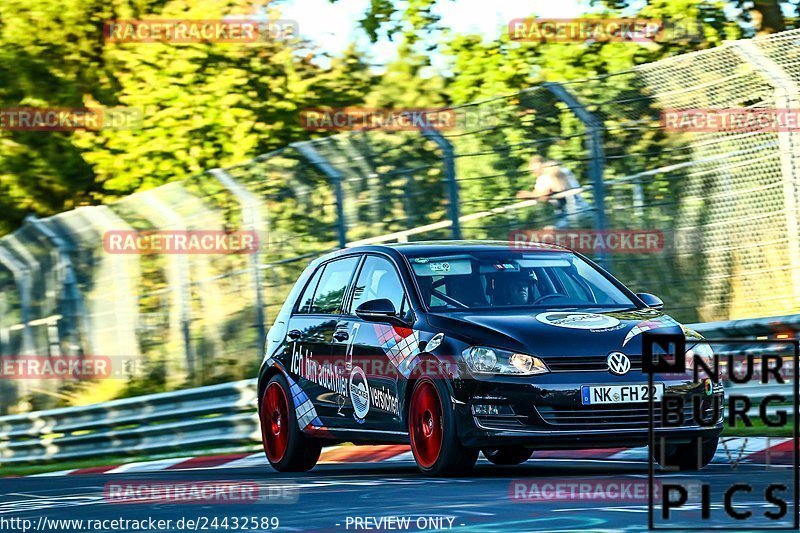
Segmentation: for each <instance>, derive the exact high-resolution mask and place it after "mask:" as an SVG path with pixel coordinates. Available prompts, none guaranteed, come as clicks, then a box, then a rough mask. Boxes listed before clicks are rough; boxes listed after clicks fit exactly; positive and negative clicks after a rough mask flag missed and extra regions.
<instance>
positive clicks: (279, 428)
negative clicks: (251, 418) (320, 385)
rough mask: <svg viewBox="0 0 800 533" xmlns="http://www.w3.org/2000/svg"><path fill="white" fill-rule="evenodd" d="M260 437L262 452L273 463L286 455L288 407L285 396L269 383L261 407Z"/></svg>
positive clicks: (279, 387)
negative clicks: (264, 452) (262, 445)
mask: <svg viewBox="0 0 800 533" xmlns="http://www.w3.org/2000/svg"><path fill="white" fill-rule="evenodd" d="M261 435H262V438H263V441H264V451H266V452H267V457H268V458H269V460H270V461H272V462H273V463H277V462H280V460H281V459H283V456H284V455H286V448H287V446H288V444H289V406H288V404H287V403H286V394H285V393H284V392H283V387H281V386H280V385H279V384H278V383H275V382H273V383H270V384H269V386H268V387H267V390H266V392H265V393H264V402H263V405H262V406H261Z"/></svg>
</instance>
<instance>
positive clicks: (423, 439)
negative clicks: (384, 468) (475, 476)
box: [408, 376, 478, 476]
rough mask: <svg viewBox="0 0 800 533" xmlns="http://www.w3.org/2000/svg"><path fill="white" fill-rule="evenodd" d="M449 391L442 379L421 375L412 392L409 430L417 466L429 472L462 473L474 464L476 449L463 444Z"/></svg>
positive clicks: (429, 473) (466, 471)
mask: <svg viewBox="0 0 800 533" xmlns="http://www.w3.org/2000/svg"><path fill="white" fill-rule="evenodd" d="M449 398H450V394H449V392H448V391H447V387H446V386H445V384H444V381H443V380H442V379H431V378H430V377H427V376H426V377H422V378H420V379H419V380H418V381H417V382H416V383H415V384H414V389H413V391H412V392H411V397H410V401H409V409H408V434H409V440H410V441H411V451H412V452H413V454H414V460H415V461H416V462H417V466H418V467H419V469H420V470H421V471H422V472H423V473H425V474H427V475H430V476H446V475H464V474H468V473H470V472H471V471H472V469H473V468H474V467H475V462H476V461H477V460H478V450H475V449H469V448H465V447H464V446H462V444H461V441H459V439H458V434H457V432H456V422H455V415H454V413H453V407H452V405H451V404H450V402H449V401H446V400H448V399H449Z"/></svg>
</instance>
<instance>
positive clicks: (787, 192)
mask: <svg viewBox="0 0 800 533" xmlns="http://www.w3.org/2000/svg"><path fill="white" fill-rule="evenodd" d="M732 48H733V50H734V51H735V52H736V53H737V54H739V56H741V57H742V58H743V59H744V60H745V61H746V62H747V63H748V64H750V65H752V66H753V67H754V68H755V69H756V70H757V71H758V72H759V73H760V74H761V75H762V76H763V77H764V78H765V80H766V81H767V83H769V84H770V85H771V86H772V87H773V89H774V96H775V107H776V108H777V109H785V110H792V111H795V112H797V111H798V110H800V84H798V83H797V82H796V81H795V80H794V78H793V77H792V75H791V74H790V73H788V72H786V71H785V70H784V68H783V67H781V66H780V65H779V64H778V63H776V62H775V61H774V60H773V59H772V58H770V57H768V56H767V55H766V54H765V53H764V51H763V50H762V49H761V48H760V46H759V45H758V41H753V40H749V39H747V40H740V41H735V42H734V43H733V47H732ZM780 129H781V130H783V131H779V132H778V146H779V153H780V158H781V159H780V160H781V174H782V177H783V201H784V210H785V212H786V238H787V250H788V254H789V264H790V272H791V277H792V299H793V301H792V303H793V305H792V308H793V309H794V310H800V223H799V222H798V219H797V217H798V210H800V184H798V181H800V178H798V174H799V173H800V133H798V132H797V130H792V129H790V128H780Z"/></svg>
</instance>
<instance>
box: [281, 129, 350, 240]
mask: <svg viewBox="0 0 800 533" xmlns="http://www.w3.org/2000/svg"><path fill="white" fill-rule="evenodd" d="M289 146H291V147H293V148H295V149H296V150H297V151H298V152H300V154H301V155H303V156H305V157H306V159H308V161H309V162H310V163H311V164H312V165H314V166H315V167H316V168H317V170H319V171H320V172H322V173H323V174H325V175H326V176H328V177H329V178H330V179H331V183H332V184H333V188H334V193H335V194H336V218H337V221H336V222H337V225H336V226H337V232H338V236H339V247H340V248H346V247H347V220H346V218H345V214H344V191H343V190H342V181H343V180H344V174H342V173H341V172H339V170H338V169H337V168H336V167H334V166H333V165H331V164H330V163H329V162H328V160H327V159H325V158H324V157H323V156H322V154H320V153H319V152H318V151H317V149H316V148H314V147H313V146H311V144H310V141H303V142H296V143H292V144H290V145H289Z"/></svg>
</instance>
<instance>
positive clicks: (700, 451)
mask: <svg viewBox="0 0 800 533" xmlns="http://www.w3.org/2000/svg"><path fill="white" fill-rule="evenodd" d="M660 441H661V439H660V438H658V437H657V438H656V446H655V448H654V449H653V454H654V458H655V460H656V461H657V462H658V464H660V465H661V466H662V467H663V468H665V469H670V470H676V469H677V470H679V471H681V472H692V471H697V470H702V469H703V468H705V467H706V466H708V464H709V463H710V462H711V461H712V459H714V454H715V453H716V451H717V446H718V445H719V435H717V436H716V437H702V438H695V439H692V440H691V441H690V442H684V443H671V442H670V441H669V439H667V440H666V446H665V447H662V445H661V442H660Z"/></svg>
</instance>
